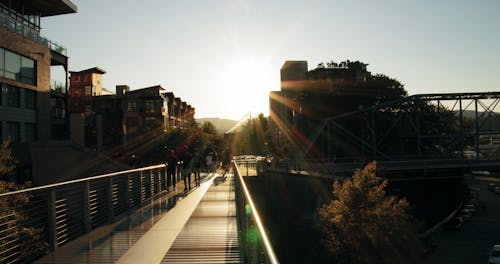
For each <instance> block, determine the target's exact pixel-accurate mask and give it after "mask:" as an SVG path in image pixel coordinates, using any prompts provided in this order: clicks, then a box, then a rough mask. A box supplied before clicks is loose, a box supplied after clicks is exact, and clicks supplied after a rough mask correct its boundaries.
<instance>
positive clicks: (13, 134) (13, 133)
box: [5, 122, 20, 142]
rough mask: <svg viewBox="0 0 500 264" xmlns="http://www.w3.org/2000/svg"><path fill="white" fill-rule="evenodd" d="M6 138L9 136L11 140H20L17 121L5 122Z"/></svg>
mask: <svg viewBox="0 0 500 264" xmlns="http://www.w3.org/2000/svg"><path fill="white" fill-rule="evenodd" d="M6 128H7V129H6V132H7V133H6V135H5V136H6V138H10V141H11V142H19V141H20V125H19V122H7V127H6Z"/></svg>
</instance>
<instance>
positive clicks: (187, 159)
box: [180, 147, 192, 191]
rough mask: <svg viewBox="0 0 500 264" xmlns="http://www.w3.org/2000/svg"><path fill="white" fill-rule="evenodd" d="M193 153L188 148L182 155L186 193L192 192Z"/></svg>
mask: <svg viewBox="0 0 500 264" xmlns="http://www.w3.org/2000/svg"><path fill="white" fill-rule="evenodd" d="M191 159H192V157H191V153H190V152H189V149H188V148H187V147H186V148H184V149H183V151H182V153H181V158H180V160H181V164H182V168H181V169H182V179H183V180H184V191H187V190H191V169H192V164H191Z"/></svg>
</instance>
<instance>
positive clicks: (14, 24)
mask: <svg viewBox="0 0 500 264" xmlns="http://www.w3.org/2000/svg"><path fill="white" fill-rule="evenodd" d="M0 27H3V28H6V29H8V30H10V31H12V32H14V33H17V34H19V35H21V36H23V37H25V38H28V39H31V40H33V41H35V42H37V43H39V44H42V45H44V46H46V47H48V48H49V49H50V50H52V51H54V52H57V53H59V54H61V55H64V56H67V50H66V48H64V47H63V46H61V45H59V44H57V43H55V42H53V41H50V40H48V39H47V38H45V37H43V36H41V35H40V29H39V26H37V25H35V24H33V23H31V22H30V21H28V20H27V19H25V18H24V17H23V16H22V15H20V14H18V13H17V12H15V11H13V10H11V9H9V8H7V7H5V6H3V5H0Z"/></svg>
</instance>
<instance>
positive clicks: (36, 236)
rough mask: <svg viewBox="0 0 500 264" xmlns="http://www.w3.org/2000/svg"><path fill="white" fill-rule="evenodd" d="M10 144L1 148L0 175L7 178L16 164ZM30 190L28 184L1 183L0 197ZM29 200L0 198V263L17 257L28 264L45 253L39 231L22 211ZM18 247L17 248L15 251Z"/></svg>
mask: <svg viewBox="0 0 500 264" xmlns="http://www.w3.org/2000/svg"><path fill="white" fill-rule="evenodd" d="M9 145H10V142H9V141H5V142H3V143H2V145H1V147H0V175H5V174H8V173H9V172H10V171H12V170H13V169H15V164H16V161H15V160H14V158H13V157H12V155H11V151H10V148H9ZM28 187H30V183H26V184H24V185H16V184H15V183H13V182H7V181H3V180H0V193H6V192H11V191H16V190H20V189H24V188H28ZM30 198H31V196H30V195H28V194H26V193H18V194H13V195H8V196H3V197H0V226H2V227H3V228H4V229H3V230H2V237H0V259H4V260H5V259H9V258H12V257H13V256H14V255H16V254H17V255H18V257H19V258H20V259H21V261H20V262H29V261H30V260H32V258H36V257H38V256H40V255H42V254H45V253H46V252H47V251H48V244H47V242H45V240H44V230H43V229H42V228H34V227H29V226H27V225H26V224H25V223H26V222H27V220H28V216H27V214H26V210H25V207H26V206H28V205H29V202H30ZM16 246H19V247H18V248H15V247H16Z"/></svg>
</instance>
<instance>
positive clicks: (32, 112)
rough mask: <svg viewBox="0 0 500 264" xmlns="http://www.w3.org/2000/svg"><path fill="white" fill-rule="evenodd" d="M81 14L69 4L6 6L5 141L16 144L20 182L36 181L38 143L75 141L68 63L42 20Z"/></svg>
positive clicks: (65, 0) (0, 51)
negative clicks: (59, 77) (44, 33)
mask: <svg viewBox="0 0 500 264" xmlns="http://www.w3.org/2000/svg"><path fill="white" fill-rule="evenodd" d="M76 11H77V7H76V6H75V5H74V4H73V3H71V1H69V0H52V1H9V0H0V87H1V89H0V91H1V93H0V139H1V140H6V139H8V138H10V140H11V142H12V149H13V151H14V154H15V156H17V157H16V158H17V159H18V161H19V162H20V164H19V165H18V173H19V174H22V175H20V177H24V178H26V177H28V178H30V176H28V175H30V174H31V172H30V170H31V163H32V162H31V155H30V154H31V147H32V146H31V145H32V143H34V142H42V143H46V142H50V141H54V140H65V139H68V138H69V122H68V121H69V120H68V115H67V106H68V97H67V91H68V82H67V77H68V57H67V55H66V49H65V48H64V47H62V46H60V45H58V44H56V43H54V42H52V41H51V40H49V39H47V38H45V37H43V36H42V35H41V34H40V29H41V23H40V20H41V18H42V17H47V16H56V15H63V14H71V13H76ZM53 71H59V72H62V75H63V76H64V77H63V79H62V80H57V81H56V80H53V79H51V78H52V72H53ZM23 168H26V171H25V170H24V169H23Z"/></svg>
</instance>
